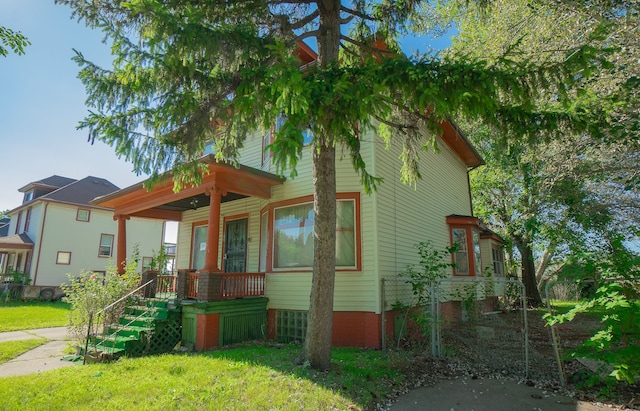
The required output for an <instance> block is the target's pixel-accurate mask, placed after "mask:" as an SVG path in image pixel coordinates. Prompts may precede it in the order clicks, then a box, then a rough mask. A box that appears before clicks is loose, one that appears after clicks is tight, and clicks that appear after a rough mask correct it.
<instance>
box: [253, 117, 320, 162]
mask: <svg viewBox="0 0 640 411" xmlns="http://www.w3.org/2000/svg"><path fill="white" fill-rule="evenodd" d="M285 120H286V117H285V116H284V115H282V114H280V115H279V116H278V117H276V124H275V127H272V128H270V129H269V130H267V131H266V132H265V133H264V134H263V135H262V165H263V166H265V165H266V164H268V163H269V159H270V158H271V151H270V150H269V149H267V146H268V145H269V144H271V143H273V140H274V139H275V135H276V133H277V132H278V130H280V128H281V127H282V125H283V124H284V122H285ZM312 141H313V131H311V129H310V128H307V129H305V130H303V131H302V144H303V145H305V146H306V145H309V144H311V142H312Z"/></svg>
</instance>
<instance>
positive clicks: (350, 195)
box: [260, 191, 362, 273]
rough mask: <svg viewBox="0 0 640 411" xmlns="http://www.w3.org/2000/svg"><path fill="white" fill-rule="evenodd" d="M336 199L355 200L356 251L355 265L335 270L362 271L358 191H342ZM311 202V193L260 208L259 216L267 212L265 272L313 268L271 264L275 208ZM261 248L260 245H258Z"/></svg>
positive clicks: (296, 270)
mask: <svg viewBox="0 0 640 411" xmlns="http://www.w3.org/2000/svg"><path fill="white" fill-rule="evenodd" d="M338 200H354V202H355V205H354V207H355V225H354V230H355V234H356V237H355V248H356V250H355V253H356V261H355V262H356V266H355V267H350V268H338V267H336V272H358V271H362V228H361V213H360V193H359V192H357V191H355V192H344V193H337V194H336V201H338ZM310 202H313V195H307V196H303V197H297V198H290V199H287V200H282V201H278V202H274V203H271V204H268V205H266V206H265V207H263V208H262V209H261V210H260V218H262V216H263V215H264V214H265V213H266V214H267V230H268V232H267V236H266V237H267V256H266V260H265V263H266V267H265V271H266V272H267V273H288V272H294V273H301V272H302V273H304V272H312V271H313V269H310V268H308V267H304V269H296V268H293V269H290V268H274V267H273V266H274V264H273V224H274V210H275V209H276V208H281V207H288V206H292V205H298V204H304V203H310ZM260 230H262V224H260ZM262 237H263V236H262V231H261V232H260V239H262ZM260 248H262V245H260Z"/></svg>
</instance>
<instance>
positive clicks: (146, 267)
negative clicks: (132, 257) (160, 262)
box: [142, 257, 153, 273]
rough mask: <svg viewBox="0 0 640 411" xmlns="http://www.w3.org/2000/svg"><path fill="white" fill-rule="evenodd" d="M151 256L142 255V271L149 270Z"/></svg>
mask: <svg viewBox="0 0 640 411" xmlns="http://www.w3.org/2000/svg"><path fill="white" fill-rule="evenodd" d="M152 260H153V257H142V272H143V273H144V272H145V271H147V270H151V261H152Z"/></svg>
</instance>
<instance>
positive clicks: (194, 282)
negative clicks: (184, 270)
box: [187, 271, 198, 298]
mask: <svg viewBox="0 0 640 411" xmlns="http://www.w3.org/2000/svg"><path fill="white" fill-rule="evenodd" d="M188 275H189V287H188V288H187V298H198V273H197V272H195V271H189V274H188Z"/></svg>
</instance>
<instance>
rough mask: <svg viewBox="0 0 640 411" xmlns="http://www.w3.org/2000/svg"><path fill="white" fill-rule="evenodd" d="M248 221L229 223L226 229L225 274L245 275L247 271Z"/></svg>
mask: <svg viewBox="0 0 640 411" xmlns="http://www.w3.org/2000/svg"><path fill="white" fill-rule="evenodd" d="M247 222H248V219H246V218H240V219H238V220H230V221H227V222H226V224H225V228H224V233H225V235H224V272H225V273H244V272H246V269H247Z"/></svg>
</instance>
